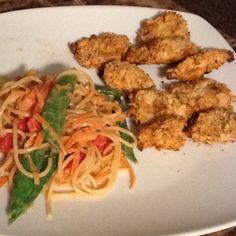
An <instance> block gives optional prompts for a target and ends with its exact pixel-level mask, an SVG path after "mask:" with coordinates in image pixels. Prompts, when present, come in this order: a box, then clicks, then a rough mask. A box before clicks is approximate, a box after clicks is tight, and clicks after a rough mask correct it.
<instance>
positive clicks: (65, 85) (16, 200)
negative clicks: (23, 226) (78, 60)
mask: <svg viewBox="0 0 236 236" xmlns="http://www.w3.org/2000/svg"><path fill="white" fill-rule="evenodd" d="M75 83H76V77H75V76H74V75H65V76H62V77H61V78H59V79H58V81H57V83H56V85H55V86H54V87H53V89H52V91H51V93H50V95H49V97H48V99H47V102H46V103H45V106H44V111H43V117H44V119H45V120H46V121H47V122H48V123H49V124H50V125H51V127H52V128H53V129H54V130H55V131H56V132H57V133H59V134H60V133H61V132H62V131H63V127H64V121H65V116H66V111H67V108H68V106H69V103H70V93H72V92H73V89H74V86H75ZM43 137H44V141H46V142H49V143H51V144H53V146H52V147H50V148H45V149H41V150H36V151H34V152H32V153H30V155H31V158H32V160H33V162H34V164H35V166H36V168H37V170H38V171H39V172H41V171H43V170H44V169H45V168H46V166H47V163H48V159H49V157H51V158H52V159H53V166H52V168H51V170H50V172H49V173H48V174H47V175H46V176H44V177H43V178H41V179H40V184H39V185H35V184H34V180H33V179H31V178H28V177H27V176H25V175H23V174H22V173H21V172H20V171H17V173H16V175H15V177H14V188H13V192H12V197H11V201H10V208H9V213H8V217H9V223H12V222H13V221H15V220H16V218H17V217H19V216H20V215H21V214H22V213H24V212H25V210H26V209H27V208H28V207H29V206H30V205H31V204H32V203H33V201H34V200H35V198H36V197H37V196H38V195H39V193H40V192H41V190H42V188H43V187H44V186H45V184H46V183H47V182H48V180H49V179H50V178H51V177H52V175H53V173H54V171H55V170H56V168H57V159H58V150H57V145H56V142H55V141H54V140H53V139H52V137H50V134H49V132H48V131H47V130H46V129H43ZM22 165H23V166H24V168H25V169H26V170H28V171H30V165H29V160H28V158H27V156H26V155H24V156H23V157H22Z"/></svg>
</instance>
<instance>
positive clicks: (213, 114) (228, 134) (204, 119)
mask: <svg viewBox="0 0 236 236" xmlns="http://www.w3.org/2000/svg"><path fill="white" fill-rule="evenodd" d="M189 136H190V137H191V138H192V139H193V140H194V141H195V142H203V143H208V144H211V143H223V142H229V141H236V113H234V112H232V111H230V110H226V109H215V110H210V111H207V112H204V113H200V114H199V116H198V119H197V121H196V123H195V124H194V125H193V126H192V127H191V129H190V130H189Z"/></svg>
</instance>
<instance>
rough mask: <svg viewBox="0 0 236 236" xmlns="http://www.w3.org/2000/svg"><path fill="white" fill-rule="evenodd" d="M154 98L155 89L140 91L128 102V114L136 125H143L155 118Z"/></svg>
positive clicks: (155, 94)
mask: <svg viewBox="0 0 236 236" xmlns="http://www.w3.org/2000/svg"><path fill="white" fill-rule="evenodd" d="M156 96H157V92H156V90H155V89H147V90H140V91H138V92H137V93H136V94H135V96H134V98H133V100H132V101H130V108H129V113H130V114H131V116H133V117H134V119H135V120H136V122H137V123H141V124H145V123H148V122H150V121H151V120H153V119H154V118H155V108H154V102H155V99H156Z"/></svg>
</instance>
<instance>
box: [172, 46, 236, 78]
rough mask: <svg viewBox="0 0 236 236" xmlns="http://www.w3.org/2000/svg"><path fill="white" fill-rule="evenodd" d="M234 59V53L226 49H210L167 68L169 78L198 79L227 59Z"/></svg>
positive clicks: (229, 60)
mask: <svg viewBox="0 0 236 236" xmlns="http://www.w3.org/2000/svg"><path fill="white" fill-rule="evenodd" d="M233 60H234V55H233V53H232V52H231V51H229V50H226V49H209V50H205V51H201V52H199V53H197V54H195V55H193V56H190V57H187V58H186V59H185V60H184V61H183V62H181V63H179V64H178V65H177V66H176V67H174V68H172V69H169V70H167V78H168V79H177V80H185V81H188V80H196V79H199V78H201V77H202V76H203V74H205V73H209V72H211V71H212V70H213V69H217V68H219V67H220V66H221V65H223V64H224V63H225V62H226V61H228V62H231V61H233Z"/></svg>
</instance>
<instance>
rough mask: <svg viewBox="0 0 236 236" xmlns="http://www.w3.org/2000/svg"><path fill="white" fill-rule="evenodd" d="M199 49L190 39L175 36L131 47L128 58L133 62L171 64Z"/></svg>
mask: <svg viewBox="0 0 236 236" xmlns="http://www.w3.org/2000/svg"><path fill="white" fill-rule="evenodd" d="M198 51H199V48H198V47H197V46H196V45H195V44H194V43H192V42H190V41H189V40H188V39H184V38H180V37H175V38H165V39H153V40H152V41H150V42H148V43H147V44H145V45H141V46H137V47H133V48H130V50H129V51H128V52H127V55H126V60H127V61H128V62H130V63H133V64H169V63H171V62H178V61H181V60H183V59H185V58H186V57H188V56H190V55H193V54H195V53H197V52H198Z"/></svg>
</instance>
